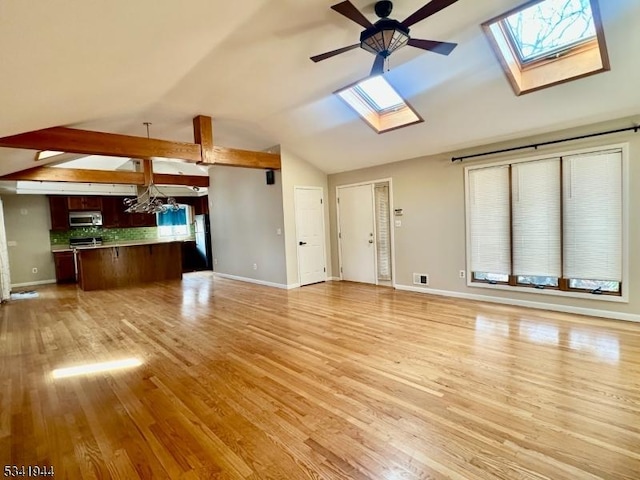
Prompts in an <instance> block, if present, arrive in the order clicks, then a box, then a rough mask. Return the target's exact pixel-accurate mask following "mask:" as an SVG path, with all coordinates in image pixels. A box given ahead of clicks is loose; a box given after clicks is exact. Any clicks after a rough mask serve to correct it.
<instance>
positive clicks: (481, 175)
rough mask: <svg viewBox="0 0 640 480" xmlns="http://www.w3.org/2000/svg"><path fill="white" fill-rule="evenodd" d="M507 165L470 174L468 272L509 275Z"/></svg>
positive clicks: (481, 169)
mask: <svg viewBox="0 0 640 480" xmlns="http://www.w3.org/2000/svg"><path fill="white" fill-rule="evenodd" d="M509 210H510V208H509V166H508V165H507V166H499V167H489V168H480V169H477V170H471V171H469V230H470V232H469V233H470V239H471V270H472V271H473V272H487V273H497V274H506V275H508V274H510V273H511V254H510V248H511V238H510V236H511V235H510V228H511V225H510V218H509V215H510V212H509Z"/></svg>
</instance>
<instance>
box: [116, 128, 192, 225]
mask: <svg viewBox="0 0 640 480" xmlns="http://www.w3.org/2000/svg"><path fill="white" fill-rule="evenodd" d="M143 125H144V126H146V127H147V138H149V125H151V122H144V123H143ZM124 205H125V207H127V208H126V209H125V212H127V213H153V214H155V213H164V212H166V211H169V210H173V211H177V210H180V205H178V203H177V202H176V199H175V198H173V197H168V196H167V195H165V194H164V193H162V192H161V191H160V189H158V187H156V185H155V184H154V183H153V175H152V176H151V180H150V181H149V184H148V185H147V189H146V190H145V191H144V192H142V193H140V194H139V195H138V196H137V197H136V198H135V199H133V198H125V199H124Z"/></svg>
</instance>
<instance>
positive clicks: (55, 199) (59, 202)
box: [49, 195, 69, 230]
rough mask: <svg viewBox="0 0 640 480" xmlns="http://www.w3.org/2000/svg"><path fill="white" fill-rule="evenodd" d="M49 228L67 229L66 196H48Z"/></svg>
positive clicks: (67, 208) (67, 211)
mask: <svg viewBox="0 0 640 480" xmlns="http://www.w3.org/2000/svg"><path fill="white" fill-rule="evenodd" d="M49 210H50V212H51V230H69V207H68V203H67V197H62V196H57V195H56V196H50V197H49Z"/></svg>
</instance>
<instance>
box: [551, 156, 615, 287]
mask: <svg viewBox="0 0 640 480" xmlns="http://www.w3.org/2000/svg"><path fill="white" fill-rule="evenodd" d="M562 172H563V173H562V177H563V179H562V185H563V204H564V211H563V215H564V276H565V277H566V278H572V279H587V280H608V281H615V282H620V281H622V153H621V152H619V151H617V152H603V153H593V154H588V155H579V156H570V157H565V158H563V169H562Z"/></svg>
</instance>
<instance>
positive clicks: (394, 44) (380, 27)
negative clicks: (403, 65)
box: [360, 18, 409, 58]
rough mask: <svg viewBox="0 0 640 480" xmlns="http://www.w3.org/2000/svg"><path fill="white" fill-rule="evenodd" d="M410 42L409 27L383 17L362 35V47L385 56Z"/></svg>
mask: <svg viewBox="0 0 640 480" xmlns="http://www.w3.org/2000/svg"><path fill="white" fill-rule="evenodd" d="M408 42H409V29H408V28H406V27H404V26H403V25H402V24H401V23H400V22H398V21H397V20H390V19H386V18H385V19H382V20H380V21H378V22H377V23H376V24H375V25H374V26H373V27H371V28H367V29H366V30H365V31H364V32H362V34H361V35H360V47H362V48H363V49H364V50H366V51H367V52H370V53H373V54H374V55H381V56H383V57H384V58H386V57H388V56H389V55H391V54H392V53H393V52H395V51H396V50H398V49H399V48H402V47H404V46H405V45H406V44H407V43H408Z"/></svg>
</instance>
